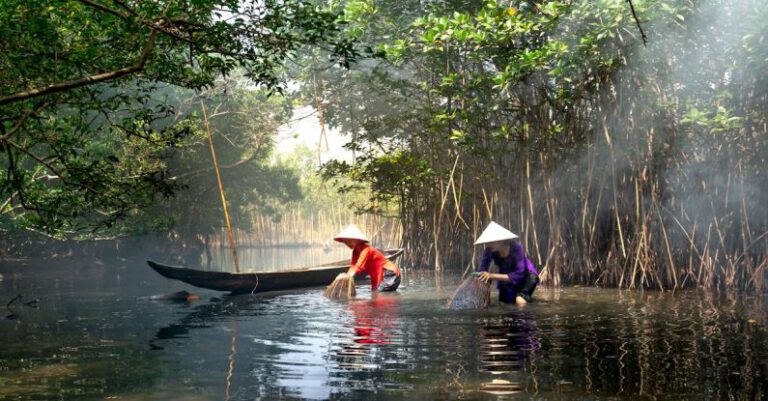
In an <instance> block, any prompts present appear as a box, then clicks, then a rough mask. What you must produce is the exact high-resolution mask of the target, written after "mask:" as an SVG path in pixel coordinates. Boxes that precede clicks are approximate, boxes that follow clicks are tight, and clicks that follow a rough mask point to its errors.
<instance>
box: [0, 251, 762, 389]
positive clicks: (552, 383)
mask: <svg viewBox="0 0 768 401" xmlns="http://www.w3.org/2000/svg"><path fill="white" fill-rule="evenodd" d="M332 259H333V258H332ZM0 274H2V275H3V279H2V281H0V303H2V305H5V303H6V302H8V301H10V300H11V299H12V298H13V297H15V296H16V295H17V294H22V300H21V301H22V302H19V301H15V302H14V303H13V304H12V305H11V307H10V309H9V308H3V310H2V315H1V316H0V400H108V399H116V400H164V401H166V400H179V401H181V400H183V401H192V400H261V399H263V400H273V399H288V400H291V399H333V400H358V399H359V400H367V399H377V400H378V399H381V400H384V399H386V400H401V399H402V400H420V401H421V400H443V399H467V400H507V399H511V400H727V399H740V400H753V399H758V400H759V399H766V398H767V397H768V392H767V390H766V389H768V336H767V335H766V323H767V321H766V311H768V308H766V304H765V301H764V300H762V299H758V298H750V297H739V296H712V295H710V294H706V293H703V292H677V293H671V292H664V293H658V292H640V291H617V290H611V289H597V288H567V289H562V290H552V289H546V288H540V289H538V290H537V293H536V294H535V298H536V299H537V302H535V303H531V304H529V305H527V306H525V307H523V308H520V307H517V306H500V305H494V306H492V307H491V308H490V309H488V310H483V311H451V310H447V309H446V308H445V307H444V306H445V304H446V301H447V299H448V298H449V297H450V295H451V292H452V291H453V289H455V288H456V286H457V285H458V283H459V281H460V279H459V277H458V274H455V273H444V274H442V275H436V274H435V273H434V272H427V271H421V272H419V271H413V270H411V271H407V273H406V275H405V277H404V281H403V285H402V286H401V289H400V291H398V293H395V294H374V295H372V294H371V293H370V291H369V290H368V289H367V288H366V287H365V286H362V285H361V286H358V296H357V298H356V299H355V300H354V301H351V302H339V301H331V300H328V299H326V298H324V297H323V296H322V289H319V288H315V289H306V290H298V291H292V292H284V293H279V294H269V295H262V296H236V297H226V296H223V295H222V294H219V293H215V292H210V291H205V290H194V289H193V288H191V287H188V286H186V285H184V284H182V283H178V282H172V281H168V280H166V279H164V278H162V277H160V276H158V275H157V274H156V273H154V272H152V271H151V270H150V269H149V268H148V267H146V266H145V265H144V264H143V263H140V262H126V261H114V262H97V261H80V262H73V261H66V260H53V261H48V262H46V263H44V264H43V263H30V262H27V263H18V262H17V263H10V262H7V261H5V262H3V265H2V266H0ZM178 290H188V291H194V292H196V293H197V294H199V295H201V296H202V299H201V300H200V301H197V302H193V303H175V302H169V301H164V300H154V299H151V298H150V296H152V295H157V294H166V293H170V292H173V291H178ZM34 298H39V299H40V300H39V302H37V304H34V303H33V304H31V305H30V306H27V305H24V304H23V302H29V301H32V300H33V299H34ZM34 306H36V307H34Z"/></svg>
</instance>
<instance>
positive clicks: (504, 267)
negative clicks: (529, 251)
mask: <svg viewBox="0 0 768 401" xmlns="http://www.w3.org/2000/svg"><path fill="white" fill-rule="evenodd" d="M517 238H518V236H517V235H515V234H514V233H512V232H511V231H509V230H507V229H506V228H504V227H502V226H500V225H498V224H496V223H495V222H491V224H489V225H488V227H486V229H485V230H484V231H483V233H482V234H480V237H479V238H478V239H477V241H475V245H479V244H485V250H484V251H483V256H482V257H481V258H480V267H479V268H478V271H479V272H480V275H479V279H480V280H482V281H483V282H486V283H490V282H491V280H495V281H497V282H498V284H497V287H498V289H499V301H500V302H505V303H512V302H515V303H517V304H518V305H525V304H526V303H528V302H530V300H531V296H532V295H533V291H534V290H535V289H536V286H537V285H538V284H539V272H538V271H537V270H536V267H534V266H533V263H532V262H531V260H530V259H528V257H527V256H525V250H524V249H523V246H522V245H520V242H519V241H515V240H516V239H517ZM491 261H493V262H494V263H495V264H496V266H498V267H499V272H498V273H491V272H489V271H488V269H489V268H490V267H491Z"/></svg>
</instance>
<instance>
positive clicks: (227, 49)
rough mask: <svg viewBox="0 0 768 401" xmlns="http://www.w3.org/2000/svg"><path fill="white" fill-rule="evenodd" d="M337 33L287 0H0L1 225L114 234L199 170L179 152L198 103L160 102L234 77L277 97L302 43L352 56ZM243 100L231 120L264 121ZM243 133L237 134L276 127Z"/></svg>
mask: <svg viewBox="0 0 768 401" xmlns="http://www.w3.org/2000/svg"><path fill="white" fill-rule="evenodd" d="M338 27H339V21H338V18H337V16H336V15H335V14H334V13H331V12H328V11H324V10H322V9H320V8H318V7H317V6H315V5H314V4H312V3H309V2H303V1H293V0H286V1H271V0H270V1H266V2H258V3H243V2H240V1H229V0H205V1H195V2H175V1H151V2H144V1H141V2H136V1H122V0H112V1H102V0H79V1H72V0H66V1H64V0H61V1H54V0H32V1H28V0H24V1H15V0H12V1H6V2H4V3H3V7H2V8H0V37H2V38H4V39H3V41H2V42H0V107H2V109H1V112H0V150H2V153H1V154H0V163H1V164H2V171H0V229H2V230H3V231H6V232H8V231H13V230H17V229H20V228H23V229H27V230H35V231H39V232H42V233H45V234H47V235H52V236H54V237H57V238H66V237H73V236H82V235H83V234H84V233H85V234H87V235H99V233H102V234H115V233H116V232H117V233H119V230H118V229H119V228H123V227H124V224H123V223H124V222H126V221H127V219H128V218H131V217H135V216H136V215H138V214H141V213H142V210H145V209H146V208H148V207H150V206H152V205H155V204H156V203H158V202H161V201H162V200H163V199H168V198H170V197H171V196H172V195H173V194H175V193H177V192H178V191H179V190H180V189H182V188H185V187H189V186H190V183H189V182H185V181H184V180H181V179H179V177H185V176H188V175H189V174H191V172H190V171H187V169H198V168H199V166H193V165H190V163H189V162H188V160H189V158H199V157H200V156H191V155H197V154H198V153H199V152H197V151H194V150H191V151H190V150H189V149H190V148H194V146H195V144H196V143H198V142H199V140H200V137H199V135H200V126H201V124H200V122H199V118H198V117H199V116H200V113H199V107H198V112H197V113H190V110H189V109H188V110H180V109H179V108H178V106H179V103H178V102H174V101H173V99H168V98H163V96H171V97H172V96H174V92H175V91H177V89H174V87H177V88H188V89H191V90H201V89H204V88H210V87H212V85H213V84H214V81H215V80H216V79H217V77H221V76H228V75H230V74H231V73H232V72H233V71H238V72H239V73H240V74H242V75H243V76H244V77H245V78H247V79H249V80H250V82H251V83H252V84H251V87H250V90H252V89H254V88H255V87H256V86H259V87H262V88H265V90H267V91H269V92H273V93H274V92H278V91H280V90H281V88H282V84H283V82H284V77H283V73H284V71H283V64H284V63H285V61H286V59H287V58H288V57H290V56H291V55H292V54H294V52H295V51H296V50H297V49H298V48H299V47H300V46H302V45H306V44H318V45H322V44H323V43H327V45H324V46H327V47H328V50H329V51H330V52H331V53H332V54H334V55H335V56H334V57H335V60H336V61H338V62H340V63H342V64H344V63H348V62H349V58H350V57H353V56H354V51H353V50H352V48H351V47H350V45H349V43H348V42H347V41H345V40H342V39H341V38H340V37H339V36H338V35H337V34H338ZM11 38H12V40H6V39H11ZM170 86H173V87H170ZM244 90H245V91H248V90H249V89H248V88H246V89H244ZM189 96H191V94H190V95H189ZM234 96H240V97H243V96H251V95H245V94H242V93H241V94H239V95H234ZM253 96H259V95H253ZM212 102H213V103H216V102H219V103H221V104H224V103H226V102H230V103H231V102H232V100H231V99H230V100H223V101H222V100H215V99H214V100H212ZM259 102H260V101H259ZM197 103H198V102H192V104H193V106H194V105H196V104H197ZM198 106H199V105H198ZM252 106H254V102H253V101H250V100H247V99H241V100H240V104H239V107H240V109H239V112H241V113H246V114H249V116H247V118H243V119H241V121H240V123H241V124H248V120H249V119H250V120H259V119H261V118H263V117H262V116H258V115H257V114H255V113H259V112H262V111H263V109H261V110H260V109H259V108H258V107H254V108H251V107H252ZM227 111H231V110H227ZM251 113H253V114H252V115H251ZM269 113H270V114H273V115H274V114H275V112H274V111H270V112H269ZM264 119H265V120H270V119H271V117H269V116H267V117H265V118H264ZM222 124H224V121H222ZM270 124H271V123H270ZM272 125H274V124H272ZM249 127H250V129H249V131H248V132H238V135H251V136H253V135H257V138H258V137H259V136H263V135H264V132H256V131H258V130H259V129H271V128H273V127H272V126H269V127H261V126H259V125H258V124H256V125H253V124H251V125H250V126H249ZM255 132H256V133H255ZM249 140H251V139H249ZM256 142H259V143H262V142H265V143H266V141H259V140H258V139H257V140H256ZM236 146H245V144H244V143H237V144H236ZM248 146H255V145H253V144H248ZM185 152H187V153H188V155H187V156H179V155H180V154H183V153H185ZM258 152H259V149H254V148H242V149H240V150H239V152H238V153H250V155H249V156H248V157H252V158H253V157H255V155H256V154H257V153H258ZM173 158H177V159H176V160H175V161H172V159H173ZM185 158H186V159H185ZM185 160H187V161H185ZM199 161H200V162H201V163H204V161H203V160H199ZM247 173H253V172H252V171H248V172H247ZM249 175H250V174H248V175H245V174H240V175H239V177H248V176H249ZM250 183H251V182H250V181H247V180H246V181H243V185H249V184H250ZM277 187H279V186H277ZM201 190H202V189H201ZM206 190H207V189H206ZM264 194H265V195H264V196H267V195H266V192H264ZM128 228H129V229H135V227H128ZM88 233H91V234H88Z"/></svg>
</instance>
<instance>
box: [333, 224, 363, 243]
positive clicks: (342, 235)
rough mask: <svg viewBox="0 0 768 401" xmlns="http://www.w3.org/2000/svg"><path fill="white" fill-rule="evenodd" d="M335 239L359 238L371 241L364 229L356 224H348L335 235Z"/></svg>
mask: <svg viewBox="0 0 768 401" xmlns="http://www.w3.org/2000/svg"><path fill="white" fill-rule="evenodd" d="M333 239H334V240H335V241H341V240H344V239H359V240H362V241H365V242H371V240H369V239H368V238H366V237H365V234H363V232H362V231H360V229H359V228H357V226H356V225H354V224H350V225H348V226H347V228H345V229H343V230H341V231H340V232H339V233H338V234H336V236H335V237H333Z"/></svg>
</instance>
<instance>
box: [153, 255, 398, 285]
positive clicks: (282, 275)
mask: <svg viewBox="0 0 768 401" xmlns="http://www.w3.org/2000/svg"><path fill="white" fill-rule="evenodd" d="M382 253H384V255H385V256H386V257H387V259H389V260H392V261H394V260H395V259H397V258H398V257H399V256H400V255H401V254H402V253H403V250H402V249H388V250H386V251H382ZM147 263H148V264H149V266H150V267H152V268H153V269H155V271H156V272H158V273H160V274H161V275H162V276H164V277H167V278H170V279H174V280H179V281H183V282H185V283H187V284H191V285H194V286H195V287H200V288H207V289H209V290H217V291H230V292H233V293H244V292H251V293H257V292H266V291H276V290H289V289H294V288H304V287H317V286H324V285H328V284H330V283H331V282H332V281H333V279H334V278H335V277H336V275H338V274H339V273H343V272H346V271H347V269H348V268H349V259H345V260H340V261H337V262H331V263H326V264H322V265H319V266H310V267H301V268H296V269H289V270H284V271H279V272H269V273H226V272H213V271H203V270H196V269H190V268H188V267H181V266H167V265H163V264H160V263H157V262H153V261H151V260H148V261H147Z"/></svg>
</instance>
